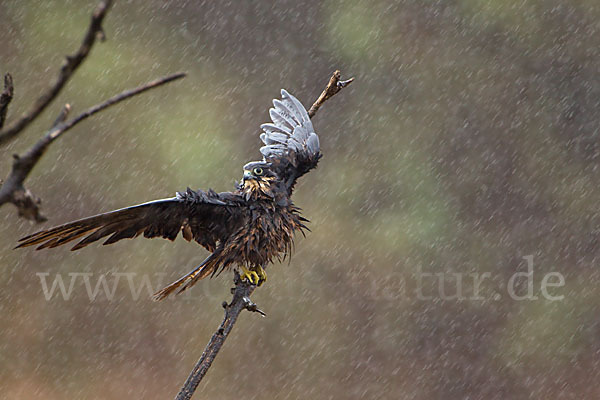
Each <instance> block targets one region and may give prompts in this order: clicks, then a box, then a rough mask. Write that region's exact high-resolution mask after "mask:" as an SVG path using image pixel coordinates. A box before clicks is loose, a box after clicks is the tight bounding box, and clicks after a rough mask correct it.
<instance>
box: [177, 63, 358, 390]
mask: <svg viewBox="0 0 600 400" xmlns="http://www.w3.org/2000/svg"><path fill="white" fill-rule="evenodd" d="M340 77H341V74H340V71H335V72H334V73H333V75H332V76H331V78H330V79H329V83H328V84H327V87H326V88H325V90H324V91H323V93H321V95H320V96H319V98H318V99H317V101H315V103H314V104H313V105H312V107H311V108H310V111H309V112H308V115H309V116H310V117H311V118H312V117H313V116H314V115H315V114H316V113H317V111H318V110H319V108H320V107H321V106H322V105H323V103H324V102H325V101H327V100H328V99H330V98H331V97H333V96H334V95H335V94H336V93H337V92H339V91H340V90H342V89H343V88H344V87H346V86H347V85H348V84H350V83H351V82H352V81H353V80H354V78H350V79H348V80H346V81H340ZM233 282H234V283H235V287H234V288H233V289H231V290H232V293H233V299H232V300H231V303H229V304H227V302H223V308H225V318H224V319H223V322H221V325H219V328H218V329H217V331H216V332H215V333H214V334H213V335H212V337H211V338H210V341H209V342H208V344H207V345H206V347H205V348H204V352H203V353H202V356H201V357H200V359H199V360H198V362H197V363H196V365H195V366H194V369H192V372H190V375H189V376H188V378H187V379H186V381H185V383H184V384H183V387H182V388H181V390H180V392H179V393H178V394H177V396H176V397H175V400H189V399H191V398H192V396H193V395H194V392H195V391H196V388H197V387H198V385H199V384H200V382H201V381H202V378H204V375H206V372H207V371H208V369H209V368H210V366H211V365H212V362H213V361H214V359H215V357H216V356H217V354H218V353H219V351H220V350H221V347H222V346H223V343H225V339H227V336H228V335H229V333H230V332H231V329H232V328H233V325H234V324H235V322H236V321H237V319H238V316H239V315H240V313H241V312H242V310H248V311H253V312H257V313H259V314H261V315H262V316H265V313H264V312H262V311H261V310H259V309H258V307H257V306H256V304H254V303H253V302H252V301H251V300H250V295H251V294H252V292H254V289H255V288H256V286H254V285H250V284H248V283H247V282H245V281H242V280H241V279H240V276H239V274H238V273H237V271H234V278H233Z"/></svg>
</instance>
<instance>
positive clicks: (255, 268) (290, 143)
mask: <svg viewBox="0 0 600 400" xmlns="http://www.w3.org/2000/svg"><path fill="white" fill-rule="evenodd" d="M273 105H274V107H273V108H271V109H270V110H269V114H270V117H271V120H272V123H267V124H263V125H262V126H261V129H262V133H261V135H260V138H261V140H262V141H263V142H264V146H262V147H261V148H260V152H261V153H262V156H263V159H262V160H261V161H253V162H249V163H247V164H246V165H244V170H243V177H242V179H241V181H240V182H239V183H238V184H236V188H235V190H234V191H232V192H221V193H216V192H214V191H213V190H212V189H209V190H208V191H203V190H198V191H193V190H191V189H189V188H188V189H187V190H186V191H184V192H178V193H177V194H176V196H175V197H173V198H167V199H162V200H155V201H150V202H147V203H143V204H139V205H135V206H132V207H127V208H122V209H120V210H116V211H111V212H108V213H104V214H99V215H95V216H92V217H88V218H84V219H80V220H78V221H74V222H70V223H67V224H64V225H61V226H58V227H56V228H51V229H47V230H43V231H40V232H37V233H34V234H33V235H30V236H27V237H24V238H22V239H20V242H21V243H20V244H19V245H18V246H17V247H26V246H32V245H39V246H38V247H37V249H38V250H39V249H44V248H53V247H57V246H60V245H63V244H65V243H68V242H71V241H73V240H76V239H80V238H81V240H79V242H78V243H77V244H75V246H73V248H72V249H71V250H78V249H81V248H82V247H85V246H87V245H88V244H90V243H92V242H95V241H97V240H99V239H102V238H105V237H107V236H108V238H107V239H106V240H105V241H104V244H105V245H106V244H112V243H115V242H117V241H119V240H121V239H129V238H134V237H137V236H139V235H143V236H144V237H146V238H154V237H163V238H166V239H169V240H174V239H175V238H176V237H177V235H178V234H179V232H181V235H182V236H183V238H184V239H186V240H188V241H191V240H192V239H193V240H195V241H196V242H198V243H199V244H201V245H202V246H204V247H205V248H206V249H207V250H208V251H210V252H211V254H210V255H209V256H208V257H207V258H206V259H205V260H204V261H203V262H202V263H201V264H200V265H199V266H198V267H197V268H195V269H194V270H193V271H191V272H190V273H188V274H187V275H185V276H183V277H181V278H180V279H178V280H177V281H175V282H173V283H171V284H170V285H168V286H167V287H165V288H164V289H162V290H160V291H159V292H157V293H156V294H155V295H154V298H155V299H156V300H161V299H163V298H165V297H167V296H168V295H169V294H171V293H173V292H174V291H178V293H179V292H182V291H183V290H185V289H187V288H189V287H191V286H193V285H194V284H195V283H196V282H197V281H198V280H200V279H203V278H205V277H207V276H213V275H215V274H218V273H220V272H221V271H223V270H225V269H230V268H238V269H239V270H240V276H241V277H242V278H243V279H245V280H247V281H248V282H249V283H251V284H254V285H260V284H262V283H263V282H264V281H265V280H266V279H267V275H266V273H265V270H264V268H265V267H266V266H267V264H269V263H270V262H271V261H272V260H273V259H278V260H282V259H283V258H285V257H286V256H287V255H289V254H290V252H291V250H292V246H293V240H294V234H295V233H296V232H301V233H302V234H304V230H306V229H308V228H307V227H306V225H305V223H306V222H307V221H308V220H307V219H305V218H303V217H302V216H301V215H300V209H299V208H297V207H296V206H294V204H293V203H292V200H291V196H292V191H293V189H294V185H295V183H296V181H297V179H298V178H299V177H301V176H302V175H304V174H306V173H307V172H308V171H310V170H311V169H313V168H315V167H316V166H317V163H318V161H319V159H320V158H321V153H320V150H319V137H318V136H317V134H316V133H315V132H314V129H313V125H312V122H311V120H310V117H309V116H308V113H307V112H306V109H305V108H304V106H302V104H301V103H300V101H298V99H296V98H295V97H294V96H292V95H291V94H289V93H288V92H287V91H285V90H281V100H278V99H275V100H273Z"/></svg>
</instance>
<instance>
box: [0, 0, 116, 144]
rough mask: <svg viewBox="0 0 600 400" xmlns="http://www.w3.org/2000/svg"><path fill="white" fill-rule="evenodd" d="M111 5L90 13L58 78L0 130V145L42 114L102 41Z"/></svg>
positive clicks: (1, 109) (108, 0) (0, 123)
mask: <svg viewBox="0 0 600 400" xmlns="http://www.w3.org/2000/svg"><path fill="white" fill-rule="evenodd" d="M111 3H112V0H102V1H101V2H100V3H99V4H98V6H97V7H96V9H95V10H94V12H93V13H92V20H91V22H90V25H89V27H88V30H87V32H86V34H85V37H84V38H83V41H82V42H81V45H80V46H79V49H78V50H77V52H76V53H75V54H73V55H69V56H67V57H66V58H65V61H64V63H63V65H62V66H61V68H60V71H59V74H58V78H57V79H56V81H55V82H54V83H53V84H52V86H51V87H50V88H48V90H47V91H46V92H45V93H43V94H42V95H41V96H40V97H39V98H38V99H37V101H36V102H35V103H34V105H33V107H32V108H31V110H29V111H28V112H27V113H25V114H24V115H23V116H22V117H21V118H19V119H17V120H16V121H14V122H13V123H11V124H10V125H9V126H8V127H6V129H3V130H0V145H2V144H4V143H6V142H8V141H9V140H11V139H13V138H15V137H16V136H17V135H18V134H19V133H21V132H22V131H23V129H25V128H26V127H27V126H28V125H29V124H30V123H31V122H33V121H34V120H35V119H36V118H37V117H38V116H39V115H40V114H41V113H42V111H44V110H45V109H46V107H47V106H48V105H49V104H50V103H51V102H52V100H54V99H55V98H56V96H58V94H59V93H60V92H61V90H62V89H63V87H64V86H65V85H66V84H67V82H68V81H69V79H70V78H71V76H73V74H74V73H75V71H76V70H77V68H78V67H79V66H80V65H81V63H82V62H83V61H84V60H85V58H86V57H87V56H88V54H89V53H90V50H91V49H92V46H94V43H95V42H96V39H97V38H100V39H101V40H104V31H103V30H102V21H103V20H104V17H105V16H106V13H107V12H108V10H109V9H110V6H111ZM8 77H9V79H10V75H8ZM5 82H6V81H5ZM10 86H11V96H10V97H11V98H12V80H11V83H10ZM9 102H10V99H9ZM7 106H8V104H6V106H4V107H2V100H0V129H2V126H3V123H4V118H5V117H6V108H7ZM2 114H4V115H2Z"/></svg>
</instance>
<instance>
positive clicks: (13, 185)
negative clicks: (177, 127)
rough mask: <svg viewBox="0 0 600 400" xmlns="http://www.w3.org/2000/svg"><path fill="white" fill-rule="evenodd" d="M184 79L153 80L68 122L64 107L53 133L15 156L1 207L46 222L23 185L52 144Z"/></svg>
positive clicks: (0, 190)
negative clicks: (124, 103)
mask: <svg viewBox="0 0 600 400" xmlns="http://www.w3.org/2000/svg"><path fill="white" fill-rule="evenodd" d="M184 76H185V73H177V74H173V75H169V76H166V77H163V78H160V79H157V80H154V81H152V82H149V83H147V84H145V85H142V86H140V87H137V88H135V89H132V90H126V91H124V92H122V93H119V94H118V95H116V96H113V97H111V98H110V99H108V100H106V101H104V102H102V103H100V104H98V105H95V106H93V107H90V108H88V109H87V110H86V111H84V112H83V113H81V114H79V115H78V116H76V117H75V118H73V119H71V120H69V121H66V122H65V119H66V117H67V115H68V113H69V111H70V109H71V107H70V106H69V105H68V104H67V105H65V107H64V108H63V109H62V110H61V112H60V114H59V116H58V117H57V119H56V121H55V122H54V124H53V126H52V128H50V130H49V131H48V132H46V134H45V135H44V136H43V137H42V138H41V139H40V140H38V141H37V142H36V143H35V144H34V145H33V146H32V147H31V148H30V149H29V150H28V151H27V152H26V153H25V154H23V155H22V156H18V155H16V154H15V155H14V161H13V166H12V170H11V172H10V174H9V176H8V178H7V179H6V182H4V184H3V185H2V186H0V206H2V205H3V204H6V203H13V204H14V205H15V206H17V208H18V209H19V216H21V217H24V218H27V219H31V220H35V221H36V222H43V221H45V220H46V217H44V216H43V215H41V214H40V210H39V206H40V204H41V200H40V199H39V198H38V197H36V196H35V195H33V194H32V193H31V192H30V191H29V190H27V189H25V187H24V186H23V182H25V179H27V176H29V173H30V172H31V170H32V169H33V167H35V165H36V164H37V162H38V161H39V160H40V158H41V157H42V155H43V154H44V152H45V151H46V149H47V148H48V147H49V146H50V144H51V143H52V142H54V141H55V140H56V139H57V138H58V137H60V135H62V134H63V133H64V132H66V131H68V130H69V129H71V128H73V127H74V126H75V125H77V124H78V123H80V122H81V121H83V120H85V119H86V118H88V117H90V116H92V115H94V114H96V113H98V112H100V111H102V110H105V109H106V108H108V107H110V106H112V105H114V104H117V103H119V102H121V101H123V100H126V99H129V98H130V97H133V96H136V95H138V94H140V93H143V92H145V91H147V90H150V89H152V88H155V87H158V86H161V85H164V84H166V83H169V82H172V81H174V80H177V79H181V78H183V77H184Z"/></svg>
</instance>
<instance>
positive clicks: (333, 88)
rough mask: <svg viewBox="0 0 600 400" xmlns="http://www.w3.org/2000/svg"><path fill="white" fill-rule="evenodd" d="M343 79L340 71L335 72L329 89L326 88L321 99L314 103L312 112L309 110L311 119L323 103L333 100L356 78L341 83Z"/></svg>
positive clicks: (311, 108) (328, 85)
mask: <svg viewBox="0 0 600 400" xmlns="http://www.w3.org/2000/svg"><path fill="white" fill-rule="evenodd" d="M341 77H342V74H341V72H340V71H339V70H338V71H335V72H334V73H333V75H331V78H329V83H328V84H327V87H326V88H325V90H323V92H322V93H321V95H320V96H319V98H318V99H317V100H316V101H315V102H314V103H313V105H312V107H310V110H308V116H309V117H311V118H312V117H313V116H314V115H315V114H316V113H317V111H318V110H319V108H320V107H321V106H322V105H323V103H325V102H326V101H327V100H329V99H330V98H332V97H333V96H334V95H335V94H336V93H337V92H339V91H340V90H342V89H343V88H345V87H346V86H348V85H349V84H351V83H352V82H353V81H354V78H350V79H348V80H345V81H341V80H340V78H341Z"/></svg>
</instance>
